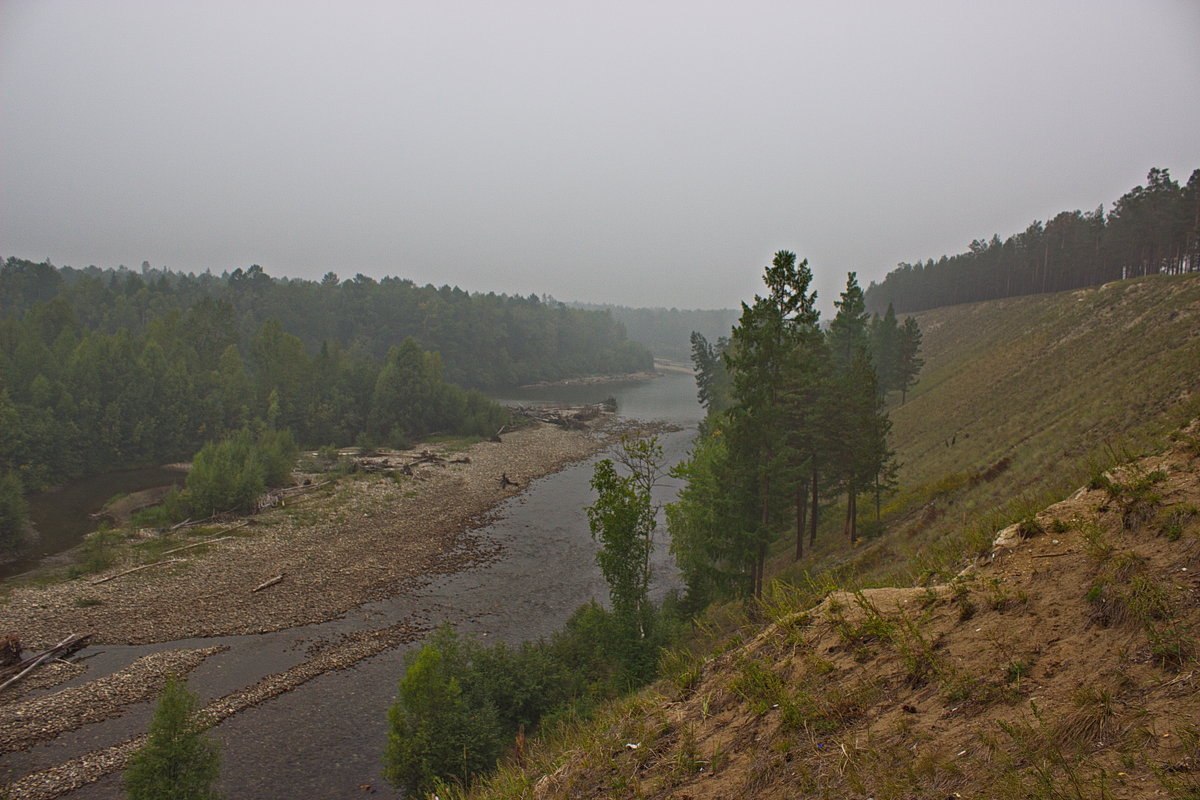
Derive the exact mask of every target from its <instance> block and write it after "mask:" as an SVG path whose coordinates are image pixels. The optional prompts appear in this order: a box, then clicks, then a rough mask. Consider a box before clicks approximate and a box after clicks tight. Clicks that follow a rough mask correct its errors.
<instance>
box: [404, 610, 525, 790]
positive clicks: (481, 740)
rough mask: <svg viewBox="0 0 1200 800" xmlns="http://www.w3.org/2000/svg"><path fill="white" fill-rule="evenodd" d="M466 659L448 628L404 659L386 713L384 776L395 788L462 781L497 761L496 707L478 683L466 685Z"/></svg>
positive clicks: (461, 645) (467, 657) (473, 682)
mask: <svg viewBox="0 0 1200 800" xmlns="http://www.w3.org/2000/svg"><path fill="white" fill-rule="evenodd" d="M470 657H471V652H470V650H469V649H466V648H465V646H464V644H463V642H462V641H461V640H460V639H459V638H458V636H457V635H456V634H455V633H454V631H453V629H451V628H449V627H448V626H447V627H443V628H441V629H440V630H438V631H437V632H435V633H434V635H433V636H431V637H430V639H429V641H428V642H426V643H425V645H423V646H422V647H421V648H420V649H419V650H416V651H414V652H412V653H410V654H409V656H408V657H407V658H406V659H405V671H404V677H403V678H402V679H401V681H400V686H399V690H398V694H397V698H396V702H395V703H394V704H393V705H392V707H391V708H390V709H389V710H388V742H387V749H386V751H385V753H384V777H385V778H387V780H388V781H389V782H390V783H391V784H392V785H393V786H396V787H403V788H405V789H407V790H408V791H409V792H413V793H416V792H421V791H424V790H427V789H429V788H430V787H432V786H433V785H434V784H435V782H436V781H438V780H444V779H447V778H452V777H458V778H459V779H460V780H462V781H463V782H466V781H467V780H469V778H470V776H472V775H474V774H476V773H479V772H482V771H483V770H485V769H488V768H490V767H491V766H492V765H493V764H494V763H495V760H496V757H497V756H498V755H499V753H500V747H501V745H500V730H499V727H498V721H497V715H496V708H495V706H494V705H493V704H492V703H491V701H490V700H489V699H488V698H487V697H486V696H485V695H484V692H483V691H481V690H482V689H483V687H482V685H481V682H479V681H471V680H467V681H466V682H465V683H464V681H463V677H464V673H465V672H466V671H467V670H466V664H465V661H466V660H467V659H469V658H470Z"/></svg>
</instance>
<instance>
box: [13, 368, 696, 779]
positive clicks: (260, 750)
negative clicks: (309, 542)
mask: <svg viewBox="0 0 1200 800" xmlns="http://www.w3.org/2000/svg"><path fill="white" fill-rule="evenodd" d="M609 396H612V397H615V398H616V400H617V404H618V412H617V413H618V415H619V416H621V417H623V418H626V419H639V420H646V421H658V422H668V423H672V424H673V425H674V426H675V427H676V430H674V431H672V432H668V433H663V434H660V435H659V441H660V442H661V444H662V445H663V450H664V454H665V457H666V459H665V460H666V465H667V466H670V465H672V464H674V463H676V462H678V461H679V460H680V459H681V458H683V457H684V456H686V454H687V452H688V449H689V447H690V444H691V441H692V439H693V437H694V436H695V433H696V424H697V423H698V421H699V419H700V417H701V413H702V412H701V408H700V407H699V405H698V404H697V402H696V390H695V384H694V382H693V379H692V377H691V376H690V375H688V374H684V373H677V372H676V373H672V372H668V373H666V374H664V375H663V376H661V377H659V378H656V379H653V380H646V381H640V382H630V383H604V384H592V385H586V386H570V387H545V388H537V389H527V390H524V391H522V392H520V393H509V394H507V395H505V396H503V397H500V398H498V399H500V400H503V401H506V402H518V403H525V404H534V403H538V402H543V403H544V402H566V403H576V402H581V401H582V402H598V401H600V400H603V399H605V398H606V397H609ZM605 455H606V454H605V453H599V454H597V455H596V456H595V457H593V458H590V459H586V460H584V461H580V462H576V463H574V464H571V465H569V466H567V467H566V468H565V469H563V470H561V471H559V472H557V473H553V474H550V475H547V476H545V477H543V478H540V479H538V480H536V481H533V482H532V483H531V484H530V485H529V486H528V487H526V488H525V489H524V490H523V491H522V492H520V493H519V494H516V495H514V496H513V497H511V498H510V499H508V500H506V501H504V502H503V503H501V504H500V505H499V506H497V507H496V508H495V509H494V510H493V513H492V514H491V515H490V517H489V518H488V520H487V521H486V522H485V523H484V524H483V525H482V526H481V527H479V528H477V529H476V530H474V531H471V532H469V533H468V534H467V536H468V537H471V538H472V539H474V540H475V542H476V543H477V544H478V543H480V542H482V543H483V544H484V545H485V546H487V547H489V548H490V549H491V550H492V551H493V552H494V553H495V554H496V557H495V558H492V559H490V560H489V561H488V563H485V564H483V565H481V566H475V567H471V568H468V569H465V570H462V571H459V572H456V573H452V574H448V575H439V576H434V577H431V578H429V579H427V580H426V581H425V582H423V583H422V584H420V585H418V586H416V587H415V588H413V589H411V590H409V591H405V592H403V593H401V594H397V595H395V596H392V597H389V598H387V599H384V600H380V601H376V602H371V603H367V604H365V605H362V606H359V607H357V608H355V609H353V610H351V611H350V612H348V613H346V614H345V615H343V616H342V617H339V618H337V619H334V620H331V621H328V622H324V623H320V624H315V625H306V626H301V627H296V628H290V629H287V630H283V631H277V632H274V633H267V634H257V635H248V636H229V637H216V638H206V639H189V640H181V641H172V642H161V643H158V644H153V645H146V646H137V647H122V646H110V645H102V646H98V647H94V648H89V649H87V650H84V651H82V653H81V655H82V656H84V657H87V660H86V662H85V663H86V664H87V665H88V671H87V674H86V675H84V676H81V677H80V678H77V679H75V683H79V682H82V681H84V680H94V679H96V678H98V677H101V676H103V675H106V674H109V673H112V672H115V671H116V670H119V669H121V668H123V667H125V666H127V665H129V664H130V663H131V662H132V661H133V660H134V659H135V658H138V657H139V656H142V655H145V654H148V653H152V652H156V651H161V650H178V649H190V648H203V647H211V646H214V645H224V646H227V648H228V649H226V650H224V651H223V652H221V653H218V654H216V655H213V656H210V657H209V658H207V659H206V660H205V661H204V662H203V663H201V664H200V665H199V666H198V667H197V668H196V669H195V670H193V671H192V672H191V673H190V674H189V676H188V684H189V686H190V688H191V689H192V690H193V691H195V692H197V693H198V694H199V695H200V698H201V701H202V702H203V703H208V702H210V701H212V700H214V699H217V698H221V697H226V696H228V695H230V694H232V693H235V692H239V691H241V690H244V689H246V688H247V687H251V686H254V685H256V684H267V683H270V682H271V681H272V680H273V678H274V677H275V676H279V675H281V674H282V673H284V672H286V671H288V670H289V669H291V668H293V667H296V666H297V665H300V664H303V663H304V662H305V661H306V660H307V659H309V658H310V656H311V654H312V652H313V651H314V648H315V647H318V646H320V645H321V644H322V643H329V642H333V641H338V640H344V639H346V638H347V637H353V635H354V634H355V633H356V632H362V631H368V630H377V629H380V628H383V627H387V626H393V625H395V626H399V627H400V628H404V629H407V630H411V631H412V634H411V635H409V636H406V637H402V638H404V639H406V641H405V642H404V643H402V644H399V645H397V646H394V647H390V648H389V649H385V650H383V651H382V652H380V653H378V654H376V655H373V656H370V657H368V658H364V659H362V660H360V661H358V662H357V663H355V664H354V665H353V666H351V667H349V668H347V669H343V670H336V671H329V672H322V671H318V672H317V673H316V674H315V676H313V677H309V678H307V679H305V680H304V681H303V682H301V683H300V684H299V685H298V686H295V688H292V689H291V690H290V691H285V692H282V693H280V694H277V695H276V696H273V697H270V698H269V699H266V700H265V701H263V702H260V703H258V704H256V705H251V706H250V707H248V708H245V709H243V710H240V711H238V712H237V713H234V714H232V715H230V716H228V717H226V718H225V719H224V720H223V721H222V722H220V723H219V724H218V725H216V726H215V727H214V728H213V729H212V735H213V736H214V737H215V738H216V739H217V740H218V741H219V742H220V743H221V746H222V778H221V782H220V789H221V791H223V792H224V794H225V796H227V797H229V798H279V800H283V799H284V798H287V799H288V800H292V798H297V797H304V798H313V799H314V800H319V799H321V798H347V797H358V796H373V797H384V798H398V797H401V796H402V795H401V794H400V793H398V792H397V791H396V790H394V789H392V787H390V786H389V785H388V784H387V783H386V782H385V781H384V780H383V779H382V777H381V768H382V754H383V750H384V746H385V742H386V739H387V709H388V707H389V705H391V703H392V701H393V699H394V697H395V693H396V685H397V682H398V680H399V678H400V677H401V673H402V671H403V660H404V655H405V653H406V652H408V651H409V650H410V649H412V648H413V647H416V646H419V644H420V641H421V637H422V635H423V633H424V632H428V631H430V630H432V629H434V628H436V627H438V626H439V625H441V624H443V623H444V622H449V623H451V624H453V625H454V626H455V627H456V628H457V629H458V630H459V631H460V632H462V633H465V634H474V635H477V636H480V637H486V638H487V639H488V640H500V641H505V642H508V643H510V644H511V643H518V642H521V641H523V640H527V639H536V638H539V637H543V636H547V635H549V634H551V633H553V632H554V631H556V630H558V629H559V628H561V627H562V626H563V624H564V623H565V622H566V620H567V618H568V617H569V616H570V615H571V613H572V612H573V611H574V610H575V609H576V608H577V607H578V606H579V605H580V604H582V603H585V602H587V601H588V600H591V599H596V600H600V601H606V600H607V595H608V590H607V586H606V584H605V582H604V580H603V578H602V577H601V575H600V573H599V570H598V569H597V567H596V563H595V553H596V544H595V543H594V542H593V541H592V539H591V536H590V533H589V531H588V525H587V516H586V513H585V512H584V510H583V509H584V506H586V505H588V504H590V503H591V502H593V500H594V497H593V495H592V491H591V488H590V486H589V480H590V478H591V475H592V465H593V464H594V463H595V461H596V460H598V459H600V458H603V457H605ZM678 488H679V487H678V482H676V481H675V480H674V479H671V478H670V477H665V478H664V479H663V481H662V483H661V485H660V486H659V488H658V490H657V492H656V498H655V499H656V501H657V502H659V503H666V502H670V501H671V500H672V499H673V498H674V496H675V494H676V492H677V491H678ZM656 538H657V541H656V549H655V555H654V570H655V580H654V586H653V591H654V592H655V594H656V595H658V596H662V595H663V594H665V593H666V592H668V591H669V590H670V589H672V588H674V587H675V585H676V582H677V578H676V571H675V569H674V566H673V564H672V562H671V557H670V554H669V553H668V544H667V538H666V526H665V522H664V521H663V520H662V519H661V516H660V521H659V528H658V532H657V534H656ZM70 685H72V684H71V683H68V684H64V685H63V686H59V687H56V688H55V691H57V690H59V689H62V688H64V687H65V686H70ZM152 708H153V703H150V702H146V703H142V704H139V705H137V706H133V707H130V708H129V709H127V710H126V712H125V713H124V714H123V715H121V716H119V717H115V718H112V719H109V720H106V721H103V722H98V723H94V724H90V725H86V726H84V727H83V728H80V729H78V730H75V731H73V732H69V733H66V734H63V735H60V736H59V737H57V738H56V739H54V740H53V741H52V742H49V743H47V744H42V745H38V746H35V747H33V748H31V749H29V750H26V751H22V752H13V753H8V754H5V755H4V756H3V757H0V784H2V782H3V781H4V779H5V778H11V777H15V776H19V775H27V774H30V773H32V772H37V771H40V770H43V769H48V768H51V767H53V766H55V765H57V764H62V763H63V762H64V761H67V760H69V759H71V758H74V757H77V756H81V755H83V754H86V753H89V752H92V751H95V750H98V749H100V748H105V747H109V746H111V745H114V744H117V743H119V742H122V741H124V740H126V739H128V738H130V737H132V736H136V735H138V734H140V733H142V732H144V731H145V729H146V725H147V722H148V720H149V718H150V715H151V711H152ZM61 796H63V797H68V798H72V800H94V799H97V800H98V799H99V798H119V797H122V796H123V792H122V789H121V783H120V774H119V773H112V774H109V775H107V776H106V777H104V778H102V779H100V780H99V781H97V782H95V783H91V784H89V785H87V786H84V787H82V788H79V789H76V790H74V791H72V792H69V793H68V794H65V795H61Z"/></svg>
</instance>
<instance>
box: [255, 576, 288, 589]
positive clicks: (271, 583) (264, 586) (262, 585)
mask: <svg viewBox="0 0 1200 800" xmlns="http://www.w3.org/2000/svg"><path fill="white" fill-rule="evenodd" d="M286 575H287V573H286V572H281V573H279V574H278V575H276V576H275V577H274V578H271V579H270V580H268V581H263V582H262V583H260V584H259V585H258V586H255V587H254V588H253V589H251V590H250V594H254V593H255V592H261V591H262V590H263V589H269V588H270V587H272V586H274V585H275V584H277V583H282V582H283V579H284V577H285V576H286Z"/></svg>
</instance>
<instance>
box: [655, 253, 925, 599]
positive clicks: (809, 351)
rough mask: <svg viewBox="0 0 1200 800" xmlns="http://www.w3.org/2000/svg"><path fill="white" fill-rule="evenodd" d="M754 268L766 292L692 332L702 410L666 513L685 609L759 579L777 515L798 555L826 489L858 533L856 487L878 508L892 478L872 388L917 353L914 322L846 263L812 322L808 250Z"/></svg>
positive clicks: (907, 377)
mask: <svg viewBox="0 0 1200 800" xmlns="http://www.w3.org/2000/svg"><path fill="white" fill-rule="evenodd" d="M763 280H764V282H765V283H766V285H767V289H768V292H767V295H766V296H765V297H759V296H756V297H755V298H754V302H753V303H751V304H745V303H744V304H743V305H742V316H741V318H740V320H739V321H738V324H737V325H736V326H735V327H734V329H733V331H732V335H731V336H730V337H729V339H721V340H718V341H717V342H716V343H709V342H708V341H707V340H706V339H705V338H704V337H703V336H701V335H695V336H693V337H692V346H693V360H694V364H695V367H696V382H697V385H698V388H699V397H700V402H701V403H702V404H703V405H704V407H705V408H706V410H707V412H708V414H707V417H706V419H705V421H704V424H703V426H702V429H701V433H700V436H699V437H698V438H697V440H696V443H695V445H694V448H693V451H692V454H691V457H690V459H689V460H687V461H685V462H683V463H681V464H680V465H679V466H678V467H676V469H675V470H674V472H673V473H672V474H674V475H675V477H677V478H681V479H683V480H685V481H686V482H687V485H686V486H685V487H684V488H683V489H682V490H681V491H680V494H679V500H678V501H677V502H675V503H673V504H671V505H669V506H668V507H667V521H668V526H669V529H670V533H671V549H672V552H673V553H674V554H675V558H676V561H677V563H678V564H679V567H680V569H681V570H682V572H683V577H684V581H685V583H686V584H687V590H688V599H689V601H690V603H691V604H692V605H694V607H696V608H702V607H703V606H704V605H706V604H707V603H708V602H710V601H711V600H713V599H716V598H720V597H727V596H730V595H737V594H742V593H754V594H758V593H759V592H761V590H762V586H763V579H764V570H765V564H766V557H767V553H768V551H769V549H770V548H771V546H772V543H773V542H775V541H776V540H778V538H779V537H780V536H782V535H783V533H784V531H785V528H787V526H789V525H790V526H792V527H793V529H794V538H795V554H796V558H797V559H799V558H801V557H803V555H804V546H805V540H806V539H807V540H808V542H809V543H810V544H811V543H812V542H813V541H814V540H815V537H816V533H817V528H818V515H819V514H820V513H821V511H822V509H823V508H825V507H827V506H829V505H830V504H831V503H832V502H833V501H834V500H835V499H838V498H844V499H845V518H844V530H845V533H846V536H847V538H848V540H849V541H850V542H851V543H853V542H854V541H855V540H856V539H857V538H858V535H859V517H860V512H859V509H858V499H859V497H860V496H862V495H868V496H874V498H875V499H876V507H878V499H879V497H880V496H881V495H882V493H883V492H885V491H887V490H888V489H889V488H890V487H891V486H892V484H893V483H894V473H895V465H894V463H893V458H892V452H891V450H890V448H889V447H888V441H887V439H888V431H889V429H890V427H891V423H890V422H889V421H888V416H887V412H886V409H885V400H886V398H887V397H888V395H889V393H890V392H892V391H900V392H901V393H903V392H905V391H906V390H907V388H908V387H910V386H911V385H912V384H913V383H914V382H915V380H916V376H917V374H918V372H919V371H920V369H921V366H922V360H921V358H920V355H919V354H920V347H921V332H920V329H919V327H918V326H917V323H916V321H915V320H914V319H913V318H911V317H909V318H908V319H906V320H905V321H904V322H903V323H901V322H900V321H899V320H898V319H897V318H896V314H895V311H894V309H893V308H892V307H890V306H889V307H888V309H887V311H886V313H885V314H884V315H883V316H880V315H878V314H876V315H871V314H869V313H868V312H867V310H866V305H865V301H864V297H863V291H862V289H861V288H860V287H859V285H858V282H857V279H856V276H855V274H854V273H850V274H849V277H848V279H847V282H846V288H845V290H844V291H843V292H842V295H841V297H840V298H839V299H838V301H837V302H836V303H835V305H836V307H837V313H836V315H835V316H834V318H833V320H832V321H831V322H830V323H829V325H828V326H826V327H824V328H822V325H821V322H820V314H819V312H818V311H817V309H816V306H815V301H816V293H815V292H810V291H809V288H810V285H811V282H812V272H811V271H810V270H809V268H808V263H807V262H805V261H801V262H799V263H797V262H796V256H795V254H793V253H790V252H787V251H781V252H779V253H777V254H776V256H775V259H774V261H773V263H772V265H771V266H769V267H767V268H766V271H765V273H764V276H763ZM901 399H902V400H903V397H902V398H901Z"/></svg>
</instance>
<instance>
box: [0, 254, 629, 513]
mask: <svg viewBox="0 0 1200 800" xmlns="http://www.w3.org/2000/svg"><path fill="white" fill-rule="evenodd" d="M651 367H652V360H651V356H650V354H649V352H647V351H646V350H645V348H643V347H642V346H641V345H638V344H635V343H633V342H630V341H628V340H626V338H625V334H624V330H623V328H622V327H621V326H620V324H619V323H617V322H615V321H614V320H613V318H612V316H611V315H610V314H609V313H607V312H602V311H587V310H582V309H571V308H567V307H565V306H563V305H561V304H558V303H548V302H543V301H541V300H539V299H538V298H537V297H534V296H531V297H528V298H523V297H510V296H505V295H495V294H488V295H480V294H469V293H467V292H465V291H463V290H461V289H458V288H451V287H448V286H444V287H441V288H435V287H433V286H423V287H421V286H417V285H415V284H414V283H413V282H412V281H407V280H401V279H398V278H385V279H383V280H381V281H376V280H373V279H371V278H368V277H365V276H363V275H358V276H355V277H354V278H352V279H350V280H345V281H342V280H339V279H338V277H337V276H336V275H334V274H333V273H329V274H327V275H326V276H325V278H324V279H323V280H321V281H320V282H314V281H306V280H294V279H276V278H272V277H270V276H269V275H267V274H266V273H265V272H263V270H262V269H261V268H259V267H257V266H252V267H250V268H249V269H246V270H242V269H237V270H234V271H233V272H232V273H229V274H225V275H220V276H217V275H213V274H209V273H205V274H201V275H193V274H183V273H177V272H171V271H166V270H158V269H151V268H150V267H149V265H143V268H142V271H141V273H138V272H134V271H130V270H125V269H117V270H111V269H105V270H102V269H98V268H95V267H88V268H86V269H73V268H70V267H62V268H58V267H54V266H52V265H51V264H49V263H33V262H30V261H24V260H20V259H15V258H10V259H8V260H7V261H6V262H5V263H4V265H3V267H0V479H2V483H0V489H2V492H0V493H2V494H3V495H4V496H5V497H6V498H8V501H6V502H0V506H4V507H5V508H10V507H11V508H14V509H17V508H18V507H19V495H20V492H21V491H22V490H23V491H26V492H27V491H32V490H35V489H38V488H41V487H44V486H47V485H51V484H54V483H57V482H60V481H62V480H64V479H66V478H69V477H72V476H76V475H82V474H87V473H93V472H98V471H102V470H106V469H113V468H119V467H126V466H133V465H143V464H151V463H163V462H164V461H170V460H178V459H186V458H190V457H191V456H192V454H193V453H195V452H196V451H197V450H198V449H200V447H201V446H202V445H204V444H205V443H206V442H210V441H217V440H220V439H223V438H226V437H228V436H230V435H232V434H233V433H235V432H237V431H240V430H243V429H246V428H255V429H261V428H269V429H274V430H280V431H288V432H290V433H291V435H292V436H293V437H294V439H295V441H296V442H297V443H300V444H303V445H306V446H313V447H315V446H318V445H327V444H335V445H338V446H344V445H349V444H354V443H356V442H357V443H360V444H362V443H371V444H380V445H385V444H398V443H402V442H407V441H410V440H411V439H412V438H413V437H416V436H420V435H423V434H427V433H431V432H439V431H444V432H453V433H464V434H476V435H482V434H490V433H493V432H494V431H495V430H496V429H497V428H499V427H500V425H502V424H503V420H504V418H505V414H504V412H503V410H502V409H500V408H499V407H498V406H496V405H495V404H494V403H492V402H491V401H490V400H488V399H487V398H486V397H484V395H483V394H481V392H480V390H481V389H485V388H493V387H501V386H509V385H515V384H520V383H526V382H531V381H538V380H552V379H558V378H565V377H571V376H577V375H587V374H600V373H602V374H614V373H625V372H634V371H639V370H646V369H650V368H651ZM11 516H13V517H14V518H16V517H19V514H17V513H15V512H14V513H13V514H12V515H11ZM8 527H11V526H8V525H5V528H8ZM9 533H12V532H11V531H9Z"/></svg>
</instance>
